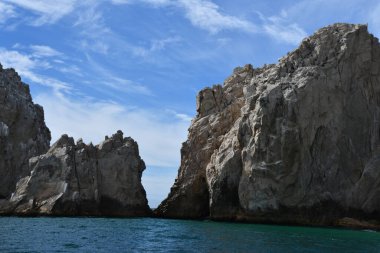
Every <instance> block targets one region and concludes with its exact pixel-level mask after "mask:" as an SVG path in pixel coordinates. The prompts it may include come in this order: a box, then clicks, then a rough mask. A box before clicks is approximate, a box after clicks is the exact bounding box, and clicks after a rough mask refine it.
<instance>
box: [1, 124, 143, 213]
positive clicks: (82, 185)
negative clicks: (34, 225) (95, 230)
mask: <svg viewBox="0 0 380 253" xmlns="http://www.w3.org/2000/svg"><path fill="white" fill-rule="evenodd" d="M29 164H30V168H31V169H32V171H31V174H30V175H29V176H27V177H24V178H22V179H21V180H20V181H19V182H18V183H17V187H16V192H15V193H14V194H13V195H12V197H11V199H10V201H9V204H8V205H7V207H6V208H4V210H3V212H5V213H12V214H17V215H65V216H71V215H105V216H142V215H149V214H150V209H149V206H148V202H147V199H146V194H145V190H144V188H143V186H142V185H141V176H142V172H143V171H144V169H145V164H144V161H143V160H142V159H141V158H140V156H139V151H138V146H137V143H136V142H135V141H134V140H133V139H132V138H130V137H127V138H123V133H122V132H121V131H118V132H117V133H116V134H114V135H112V137H111V138H108V137H106V140H105V141H104V142H102V143H101V144H99V145H97V146H93V145H92V144H90V145H86V144H84V143H83V142H82V141H81V140H79V141H78V142H77V143H76V144H75V143H74V140H73V138H70V137H68V136H67V135H63V136H62V137H61V138H60V139H59V140H58V141H57V142H56V143H55V144H54V145H53V146H52V147H51V148H50V149H49V151H48V152H47V153H46V154H44V155H41V156H37V157H34V158H31V159H30V161H29Z"/></svg>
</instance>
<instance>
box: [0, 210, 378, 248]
mask: <svg viewBox="0 0 380 253" xmlns="http://www.w3.org/2000/svg"><path fill="white" fill-rule="evenodd" d="M0 252H111V253H117V252H258V253H259V252H271V253H272V252H292V253H294V252H334V253H338V252H346V253H348V252H364V253H371V252H376V253H377V252H380V233H378V232H371V231H355V230H345V229H327V228H308V227H288V226H272V225H255V224H239V223H226V222H212V221H183V220H164V219H151V218H138V219H111V218H16V217H0Z"/></svg>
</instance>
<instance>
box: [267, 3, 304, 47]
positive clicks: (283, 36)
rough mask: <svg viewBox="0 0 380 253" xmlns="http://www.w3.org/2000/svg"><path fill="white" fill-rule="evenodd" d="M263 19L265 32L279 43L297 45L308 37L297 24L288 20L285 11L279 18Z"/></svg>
mask: <svg viewBox="0 0 380 253" xmlns="http://www.w3.org/2000/svg"><path fill="white" fill-rule="evenodd" d="M261 18H262V20H263V21H264V25H263V29H264V32H265V33H267V34H268V35H270V36H271V37H272V38H274V39H276V40H278V41H281V42H286V43H289V44H294V45H297V44H299V43H300V42H301V40H302V39H303V38H305V37H306V36H307V33H306V32H305V31H304V30H303V29H302V28H301V27H300V26H299V25H298V24H297V23H292V22H290V21H289V20H288V19H287V13H286V11H284V10H283V11H282V12H281V14H280V15H279V16H271V17H269V18H266V17H264V16H263V15H261Z"/></svg>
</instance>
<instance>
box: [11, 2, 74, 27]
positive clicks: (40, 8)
mask: <svg viewBox="0 0 380 253" xmlns="http://www.w3.org/2000/svg"><path fill="white" fill-rule="evenodd" d="M4 1H5V2H7V3H9V4H13V5H14V6H17V7H20V8H23V9H27V10H30V11H32V12H33V13H35V14H36V15H37V16H38V18H37V19H35V20H33V22H32V25H35V26H40V25H44V24H51V23H55V22H57V21H58V20H60V19H61V18H62V17H64V16H66V15H68V14H69V13H71V12H72V11H73V10H74V5H75V4H76V3H77V1H78V0H65V1H62V0H4Z"/></svg>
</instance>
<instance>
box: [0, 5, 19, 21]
mask: <svg viewBox="0 0 380 253" xmlns="http://www.w3.org/2000/svg"><path fill="white" fill-rule="evenodd" d="M16 16H17V15H16V12H15V10H14V8H13V6H12V5H10V4H6V3H2V2H0V24H1V23H4V22H5V21H7V20H8V19H10V18H14V17H16Z"/></svg>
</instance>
